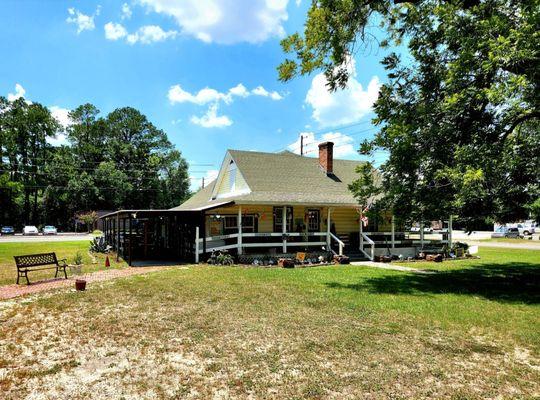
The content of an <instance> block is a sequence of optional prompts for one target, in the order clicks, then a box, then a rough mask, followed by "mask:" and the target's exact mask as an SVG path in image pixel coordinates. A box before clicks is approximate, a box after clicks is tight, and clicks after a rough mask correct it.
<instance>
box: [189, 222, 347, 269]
mask: <svg viewBox="0 0 540 400" xmlns="http://www.w3.org/2000/svg"><path fill="white" fill-rule="evenodd" d="M195 236H196V237H195V261H196V262H198V261H199V255H200V254H203V253H205V252H211V251H212V250H213V251H219V250H229V249H240V248H246V247H281V246H283V243H284V242H286V245H287V247H288V246H291V247H322V246H326V245H327V244H328V240H324V241H323V240H318V241H308V240H305V241H302V240H298V241H290V240H291V238H299V239H300V238H305V239H307V238H308V237H326V236H327V232H307V233H306V232H287V233H286V234H283V233H280V232H269V233H254V232H249V233H246V232H242V234H238V233H231V234H228V235H217V236H207V237H206V238H204V237H200V235H199V228H198V227H197V229H196V231H195ZM239 236H240V237H241V238H242V239H243V238H281V240H279V241H274V242H268V241H260V242H259V241H257V242H247V243H246V242H244V241H243V240H241V241H239V240H236V241H235V243H231V244H225V240H226V239H238V238H239ZM332 236H333V235H332ZM334 238H335V240H338V243H341V244H340V252H341V251H342V249H343V246H344V244H343V242H341V240H339V239H338V238H336V237H335V236H334ZM205 241H206V249H204V248H203V247H204V245H203V244H204V243H205Z"/></svg>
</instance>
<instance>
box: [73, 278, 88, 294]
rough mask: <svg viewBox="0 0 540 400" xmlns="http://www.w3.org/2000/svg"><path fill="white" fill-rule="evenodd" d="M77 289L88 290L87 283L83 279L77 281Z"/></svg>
mask: <svg viewBox="0 0 540 400" xmlns="http://www.w3.org/2000/svg"><path fill="white" fill-rule="evenodd" d="M75 289H77V290H80V291H82V290H86V281H85V280H83V279H75Z"/></svg>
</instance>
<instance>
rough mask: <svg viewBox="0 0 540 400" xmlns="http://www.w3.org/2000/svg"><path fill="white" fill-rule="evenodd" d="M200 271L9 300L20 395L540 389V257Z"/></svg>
mask: <svg viewBox="0 0 540 400" xmlns="http://www.w3.org/2000/svg"><path fill="white" fill-rule="evenodd" d="M480 251H481V252H480V256H481V259H478V260H466V261H453V262H448V263H442V264H432V265H429V264H428V263H424V264H422V268H425V267H429V268H431V269H437V270H438V271H439V273H437V274H431V275H427V274H424V275H420V274H412V273H404V272H397V271H388V270H381V269H375V268H367V267H354V266H329V267H313V268H302V269H292V270H289V269H278V268H271V269H263V268H252V267H209V266H192V267H189V268H182V269H181V268H177V269H172V270H167V271H163V272H158V273H153V274H149V275H146V276H137V277H131V278H127V279H121V280H117V281H115V282H109V283H102V284H96V285H91V286H90V288H89V290H88V291H87V292H84V293H76V292H71V291H67V290H65V291H61V292H57V293H56V294H53V295H50V294H49V295H43V296H37V297H36V298H34V299H31V300H19V301H10V302H4V303H2V302H0V321H1V324H0V391H3V392H4V393H5V398H6V399H19V398H24V397H27V396H28V397H31V398H55V399H86V398H93V399H110V398H115V399H116V398H118V399H120V398H126V399H131V398H157V399H179V398H198V399H208V398H257V399H259V398H291V399H299V398H339V399H342V398H351V399H356V398H369V399H380V398H392V399H403V398H414V399H419V398H425V399H428V398H448V399H480V398H482V399H483V398H497V397H499V398H516V399H523V398H530V399H532V398H538V396H540V252H538V251H521V250H506V249H481V250H480Z"/></svg>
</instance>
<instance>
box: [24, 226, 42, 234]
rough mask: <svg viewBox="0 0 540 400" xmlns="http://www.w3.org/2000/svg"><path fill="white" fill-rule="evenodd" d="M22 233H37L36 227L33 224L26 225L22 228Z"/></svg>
mask: <svg viewBox="0 0 540 400" xmlns="http://www.w3.org/2000/svg"><path fill="white" fill-rule="evenodd" d="M23 235H39V231H38V228H36V227H35V226H33V225H26V226H25V227H24V228H23Z"/></svg>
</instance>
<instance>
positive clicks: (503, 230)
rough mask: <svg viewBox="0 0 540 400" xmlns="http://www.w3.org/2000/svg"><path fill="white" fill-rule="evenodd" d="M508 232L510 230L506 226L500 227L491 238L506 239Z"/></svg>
mask: <svg viewBox="0 0 540 400" xmlns="http://www.w3.org/2000/svg"><path fill="white" fill-rule="evenodd" d="M506 232H508V228H507V227H506V226H499V227H497V228H496V229H495V231H494V232H493V233H492V234H491V237H492V238H502V237H505V235H506Z"/></svg>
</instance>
